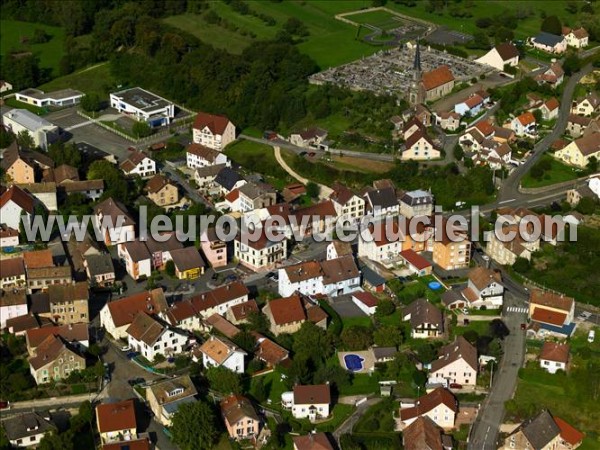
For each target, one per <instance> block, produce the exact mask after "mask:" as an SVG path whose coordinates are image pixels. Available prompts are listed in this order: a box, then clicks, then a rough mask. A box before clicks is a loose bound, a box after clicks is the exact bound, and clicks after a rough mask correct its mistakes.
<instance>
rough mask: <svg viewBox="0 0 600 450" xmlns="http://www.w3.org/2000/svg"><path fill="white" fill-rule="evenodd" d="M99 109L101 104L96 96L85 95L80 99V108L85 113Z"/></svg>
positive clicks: (93, 94)
mask: <svg viewBox="0 0 600 450" xmlns="http://www.w3.org/2000/svg"><path fill="white" fill-rule="evenodd" d="M101 107H102V103H101V101H100V97H99V96H98V94H95V93H92V94H87V95H84V96H83V98H82V99H81V108H82V109H83V110H84V111H86V112H96V111H100V109H101Z"/></svg>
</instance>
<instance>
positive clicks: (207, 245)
mask: <svg viewBox="0 0 600 450" xmlns="http://www.w3.org/2000/svg"><path fill="white" fill-rule="evenodd" d="M200 246H201V247H202V252H203V253H204V256H205V257H206V260H207V261H208V263H209V264H210V265H211V266H212V267H215V268H216V267H222V266H226V265H227V244H226V243H225V242H223V241H222V240H220V239H219V238H218V237H217V233H216V231H215V229H214V228H209V229H207V230H204V232H203V233H202V235H201V236H200Z"/></svg>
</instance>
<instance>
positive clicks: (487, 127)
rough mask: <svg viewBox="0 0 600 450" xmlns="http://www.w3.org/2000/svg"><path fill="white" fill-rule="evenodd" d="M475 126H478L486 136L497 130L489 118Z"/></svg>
mask: <svg viewBox="0 0 600 450" xmlns="http://www.w3.org/2000/svg"><path fill="white" fill-rule="evenodd" d="M475 128H477V129H478V130H479V131H480V132H481V134H483V135H484V136H485V137H488V136H489V135H491V134H493V133H494V131H495V130H494V126H493V125H492V124H491V123H490V122H489V121H488V120H482V121H480V122H478V123H477V125H475Z"/></svg>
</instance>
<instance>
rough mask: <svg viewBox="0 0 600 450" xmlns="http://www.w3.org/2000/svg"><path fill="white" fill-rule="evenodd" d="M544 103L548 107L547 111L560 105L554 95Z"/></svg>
mask: <svg viewBox="0 0 600 450" xmlns="http://www.w3.org/2000/svg"><path fill="white" fill-rule="evenodd" d="M544 105H546V108H548V111H554V110H555V109H556V108H558V107H559V106H560V104H559V103H558V100H556V98H555V97H552V98H550V99H548V100H546V103H544Z"/></svg>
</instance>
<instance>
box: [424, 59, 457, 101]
mask: <svg viewBox="0 0 600 450" xmlns="http://www.w3.org/2000/svg"><path fill="white" fill-rule="evenodd" d="M420 89H421V92H422V94H421V96H422V98H423V99H424V101H427V102H429V101H433V100H437V99H438V98H441V97H443V96H445V95H448V94H449V93H450V92H452V89H454V75H453V74H452V71H451V70H450V67H448V66H446V65H443V66H439V67H437V68H435V69H433V70H431V71H429V72H424V73H423V75H422V77H421V85H420Z"/></svg>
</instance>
